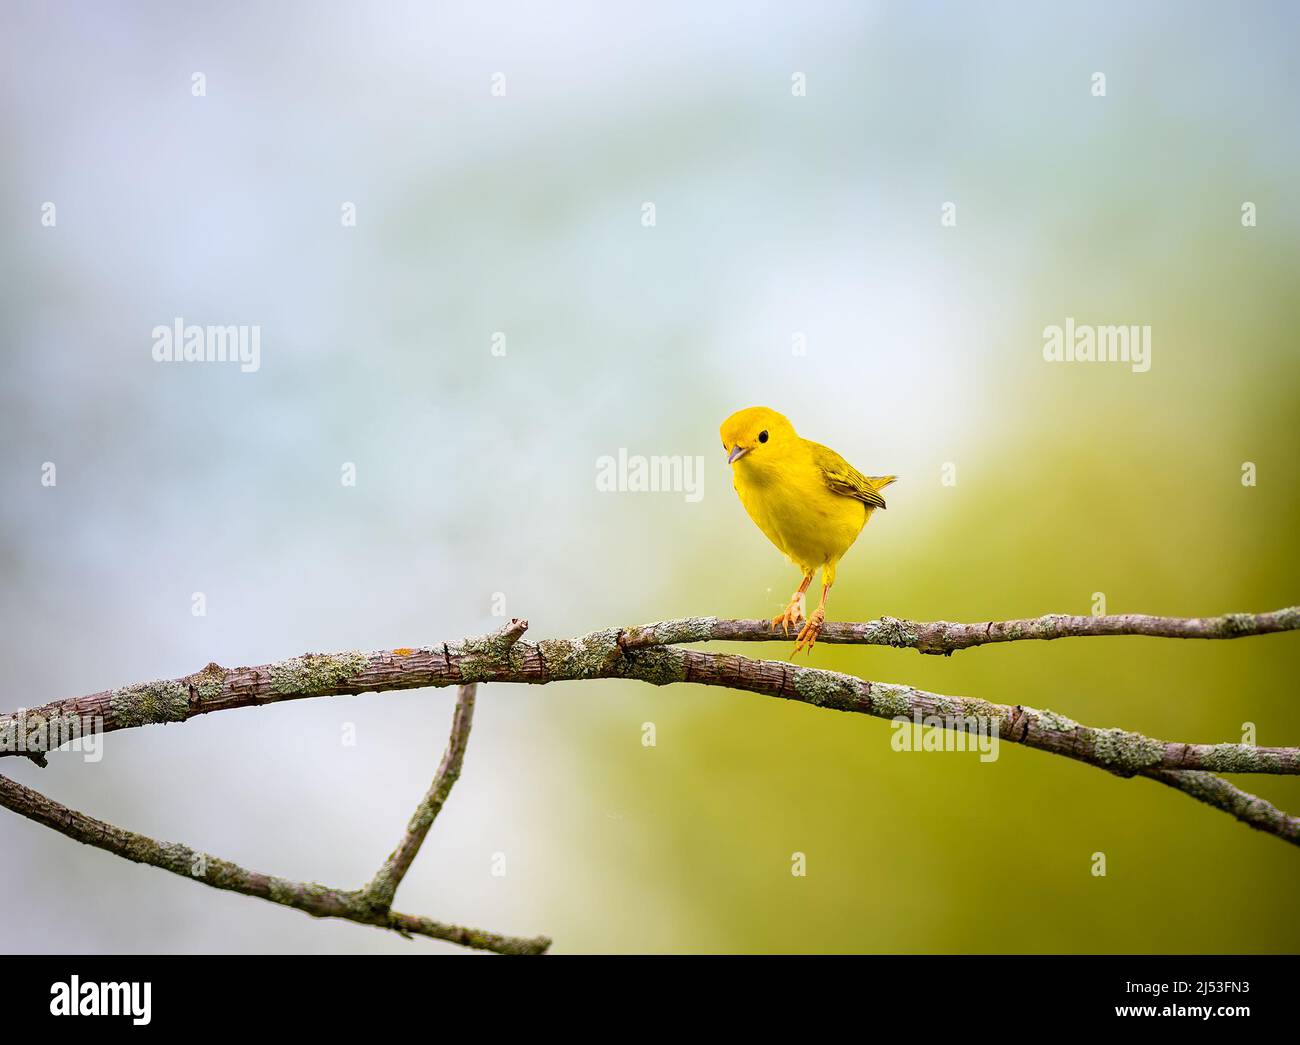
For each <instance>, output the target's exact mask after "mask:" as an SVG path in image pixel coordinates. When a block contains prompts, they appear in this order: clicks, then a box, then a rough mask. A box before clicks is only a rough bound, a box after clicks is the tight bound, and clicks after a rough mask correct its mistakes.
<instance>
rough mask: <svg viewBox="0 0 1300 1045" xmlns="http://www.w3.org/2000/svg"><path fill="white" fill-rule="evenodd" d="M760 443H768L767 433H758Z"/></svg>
mask: <svg viewBox="0 0 1300 1045" xmlns="http://www.w3.org/2000/svg"><path fill="white" fill-rule="evenodd" d="M758 441H759V442H760V443H765V442H767V432H766V431H763V432H759V433H758Z"/></svg>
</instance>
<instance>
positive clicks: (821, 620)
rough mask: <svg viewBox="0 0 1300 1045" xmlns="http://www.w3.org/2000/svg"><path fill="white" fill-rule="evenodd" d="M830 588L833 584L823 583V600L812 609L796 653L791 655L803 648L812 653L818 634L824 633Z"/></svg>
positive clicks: (796, 644) (796, 647)
mask: <svg viewBox="0 0 1300 1045" xmlns="http://www.w3.org/2000/svg"><path fill="white" fill-rule="evenodd" d="M830 590H831V586H830V585H829V584H823V585H822V601H821V602H819V603H818V604H817V608H816V609H815V610H813V611H812V616H811V617H809V618H808V623H807V624H805V625H804V626H803V630H802V631H801V632H799V637H798V640H797V641H796V643H795V647H794V653H791V654H790V656H791V657H793V656H794V654H795V653H798V652H799V651H800V650H801V649H806V650H807V651H808V652H809V653H811V652H812V648H813V646H815V645H816V644H817V636H818V635H820V634H821V633H822V625H823V624H825V623H826V596H827V595H828V594H829V593H830Z"/></svg>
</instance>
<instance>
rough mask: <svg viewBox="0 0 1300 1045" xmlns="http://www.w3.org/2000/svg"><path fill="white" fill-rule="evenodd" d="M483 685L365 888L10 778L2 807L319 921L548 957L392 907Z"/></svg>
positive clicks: (439, 801) (469, 694) (526, 944)
mask: <svg viewBox="0 0 1300 1045" xmlns="http://www.w3.org/2000/svg"><path fill="white" fill-rule="evenodd" d="M476 688H477V687H476V686H474V685H468V686H462V687H461V689H460V693H459V695H458V697H457V700H456V710H455V712H454V713H453V715H452V725H451V737H450V739H449V740H448V741H447V750H446V753H445V754H444V755H443V757H442V762H441V764H440V765H439V766H438V772H437V774H436V775H435V776H434V780H433V785H432V786H431V787H430V788H429V791H428V793H427V794H426V795H425V796H424V798H423V799H422V800H421V802H420V804H419V806H417V807H416V810H415V814H414V815H413V816H412V817H411V822H410V824H409V826H408V827H407V830H406V834H405V835H404V836H403V837H402V840H401V842H400V843H399V844H398V847H397V849H396V850H395V851H394V852H393V854H392V855H391V856H389V858H388V859H387V860H386V861H384V864H383V866H382V867H381V868H380V869H379V872H378V873H377V874H376V875H375V877H374V878H373V879H372V880H371V882H370V884H369V885H367V886H366V887H365V888H364V889H358V890H343V889H334V888H331V887H329V886H324V885H318V884H316V883H315V882H295V881H291V880H289V879H287V878H276V877H274V876H272V875H266V874H261V873H260V872H257V871H249V870H246V869H245V868H243V867H240V866H239V865H238V864H233V863H231V862H230V861H229V860H222V859H221V858H220V857H216V856H210V855H208V854H207V853H200V852H197V851H195V850H193V849H191V848H189V847H188V846H184V845H179V844H177V843H174V842H159V841H157V840H155V839H153V838H150V837H148V836H147V835H142V834H137V833H136V832H134V831H127V830H125V829H124V828H120V827H115V826H113V825H112V824H109V823H105V822H104V821H103V820H96V819H94V818H93V817H90V816H87V815H86V814H84V813H79V812H77V811H76V810H75V809H70V808H68V807H67V806H64V805H60V804H59V803H58V802H56V801H54V800H53V799H51V798H48V797H46V796H45V795H42V794H41V793H40V792H39V791H33V790H32V789H31V788H29V787H24V786H23V785H22V784H20V783H18V782H17V781H15V780H10V779H9V778H7V777H4V776H0V806H4V807H5V808H7V809H10V810H12V811H13V812H15V813H18V814H20V815H22V816H25V817H27V818H28V819H29V820H34V821H36V822H37V823H38V824H44V825H45V826H46V827H49V828H52V829H53V830H55V831H58V832H59V833H60V834H63V835H67V836H68V837H69V838H74V839H76V840H77V841H78V842H84V843H85V844H86V845H92V846H95V847H96V848H98V849H103V850H106V851H107V852H110V853H114V854H116V855H117V856H121V857H124V858H125V859H127V860H131V861H134V862H135V863H142V864H149V865H150V866H151V867H159V868H161V869H162V870H164V871H171V872H172V873H173V874H178V875H182V876H184V877H186V878H190V879H191V880H194V881H200V882H202V883H203V884H204V885H210V886H212V887H213V888H214V889H227V890H230V891H231V892H236V893H242V894H244V895H245V896H257V897H260V898H262V899H263V900H269V901H271V902H272V903H277V904H281V905H282V906H285V907H294V908H296V909H298V910H300V911H306V912H307V913H308V914H310V915H312V916H313V917H316V918H342V919H345V920H346V921H350V922H358V923H360V924H362V925H375V926H379V927H380V928H383V929H390V930H392V931H393V932H396V933H399V934H401V935H402V936H405V937H407V938H408V939H409V938H410V937H412V936H429V937H433V938H434V939H438V940H447V941H448V942H450V943H458V944H461V945H462V946H465V947H474V948H477V949H479V950H485V951H495V952H497V953H498V954H544V953H545V952H546V950H547V949H548V948H549V947H550V946H551V941H550V940H549V939H548V938H547V937H545V936H536V937H532V938H524V937H519V936H503V935H501V934H500V933H491V932H486V931H485V930H483V929H471V928H467V927H466V926H462V925H449V924H447V923H445V922H438V921H434V920H433V919H432V918H423V917H421V916H419V915H414V914H401V913H399V912H396V911H393V910H391V907H392V903H393V895H394V894H395V893H396V892H397V886H398V885H399V884H400V883H401V881H402V878H403V877H404V876H405V875H406V872H407V871H408V870H409V869H410V867H411V864H412V862H413V861H414V860H415V857H416V854H417V853H419V851H420V846H421V844H423V842H424V838H425V836H426V835H427V834H428V833H429V828H430V827H431V826H432V824H433V821H434V819H435V818H436V817H437V815H438V813H439V812H440V811H441V810H442V807H443V804H444V803H445V802H446V801H447V796H448V795H449V794H450V793H451V788H452V785H453V784H454V783H455V782H456V779H457V777H459V776H460V767H461V764H462V763H463V762H464V759H465V746H466V744H467V743H468V742H469V730H470V724H471V722H472V721H473V718H474V695H475V690H476Z"/></svg>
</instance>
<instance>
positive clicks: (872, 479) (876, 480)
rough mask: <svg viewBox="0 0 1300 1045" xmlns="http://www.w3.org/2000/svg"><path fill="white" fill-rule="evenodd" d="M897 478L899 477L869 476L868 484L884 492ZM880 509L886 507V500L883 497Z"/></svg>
mask: <svg viewBox="0 0 1300 1045" xmlns="http://www.w3.org/2000/svg"><path fill="white" fill-rule="evenodd" d="M897 478H898V476H896V475H869V476H867V482H869V483H870V484H871V485H872V487H873V488H874V489H876V490H883V489H884V488H885V487H886V486H888V485H889V484H890V483H892V482H893V481H894V480H895V479H897ZM880 507H881V508H883V507H885V499H884V498H883V497H882V498H880ZM868 514H870V513H869V512H868Z"/></svg>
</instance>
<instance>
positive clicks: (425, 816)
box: [361, 683, 478, 911]
mask: <svg viewBox="0 0 1300 1045" xmlns="http://www.w3.org/2000/svg"><path fill="white" fill-rule="evenodd" d="M477 689H478V686H477V684H476V683H470V684H469V685H468V686H461V687H460V693H459V695H458V696H457V698H456V710H455V712H454V713H453V715H452V720H451V737H450V739H448V741H447V750H446V751H444V752H443V755H442V762H441V763H439V765H438V772H437V773H436V774H434V778H433V783H432V784H430V785H429V790H428V792H427V793H426V794H425V796H424V798H422V799H421V800H420V804H419V805H418V806H416V807H415V812H414V813H413V814H412V815H411V821H410V823H409V824H407V826H406V834H404V835H403V836H402V840H401V841H400V842H398V843H397V848H396V849H394V850H393V852H392V854H391V855H390V856H389V857H388V859H387V860H385V861H384V863H383V866H382V867H380V868H379V870H378V871H377V872H376V873H375V877H374V878H372V879H371V881H370V884H369V885H367V886H366V887H365V888H364V889H363V890H361V893H362V897H363V899H365V900H366V901H368V902H369V903H370V905H371V906H372V907H374V908H375V909H377V910H380V911H387V910H388V909H389V908H390V907H391V906H392V905H393V895H394V894H395V893H396V892H397V887H398V886H399V885H401V883H402V879H403V878H404V877H406V872H407V871H409V870H410V869H411V864H412V863H413V862H414V860H415V857H416V854H417V853H419V851H420V846H421V845H423V844H424V836H425V835H427V834H428V833H429V828H430V827H432V826H433V822H434V820H435V819H437V816H438V814H439V813H440V812H442V807H443V805H444V804H446V801H447V796H448V795H450V794H451V789H452V786H453V785H454V784H455V783H456V781H457V780H459V779H460V767H461V765H462V764H463V763H464V761H465V746H466V744H468V743H469V730H470V726H471V725H472V724H473V722H474V693H475V690H477Z"/></svg>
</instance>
